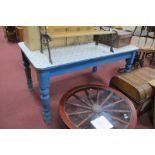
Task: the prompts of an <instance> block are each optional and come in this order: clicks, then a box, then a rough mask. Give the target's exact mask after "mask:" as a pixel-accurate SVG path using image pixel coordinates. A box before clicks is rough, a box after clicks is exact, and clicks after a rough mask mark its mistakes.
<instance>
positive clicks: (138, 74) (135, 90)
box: [110, 67, 155, 111]
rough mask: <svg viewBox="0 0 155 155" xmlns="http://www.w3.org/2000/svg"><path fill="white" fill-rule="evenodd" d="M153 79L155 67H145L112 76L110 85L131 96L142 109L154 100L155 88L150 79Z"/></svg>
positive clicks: (154, 77)
mask: <svg viewBox="0 0 155 155" xmlns="http://www.w3.org/2000/svg"><path fill="white" fill-rule="evenodd" d="M153 79H155V69H152V68H149V67H143V68H140V69H137V70H134V71H132V72H131V73H123V74H121V75H118V76H114V77H112V79H111V80H110V85H111V86H113V87H115V88H117V89H118V90H120V91H121V92H123V93H124V94H126V95H127V96H128V97H129V98H131V99H132V100H133V101H134V102H135V103H136V107H137V108H139V110H140V111H142V110H143V109H144V107H145V106H146V105H147V104H148V103H150V102H151V101H152V98H153V88H152V87H151V86H150V85H149V84H148V81H150V80H153Z"/></svg>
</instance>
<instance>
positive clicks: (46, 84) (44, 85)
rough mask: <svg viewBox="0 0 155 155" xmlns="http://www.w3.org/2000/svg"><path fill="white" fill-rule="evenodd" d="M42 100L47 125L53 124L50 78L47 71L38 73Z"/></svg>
mask: <svg viewBox="0 0 155 155" xmlns="http://www.w3.org/2000/svg"><path fill="white" fill-rule="evenodd" d="M38 80H39V89H40V99H41V103H42V106H43V117H44V121H45V122H46V123H50V122H51V111H50V77H49V75H48V72H46V71H38Z"/></svg>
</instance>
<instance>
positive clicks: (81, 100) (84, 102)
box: [73, 94, 91, 107]
mask: <svg viewBox="0 0 155 155" xmlns="http://www.w3.org/2000/svg"><path fill="white" fill-rule="evenodd" d="M73 96H74V97H75V98H76V99H77V100H79V101H80V102H82V103H83V104H85V105H87V106H89V107H90V106H91V105H90V104H89V103H87V102H86V101H84V100H83V99H81V98H80V97H79V96H77V95H75V94H74V95H73Z"/></svg>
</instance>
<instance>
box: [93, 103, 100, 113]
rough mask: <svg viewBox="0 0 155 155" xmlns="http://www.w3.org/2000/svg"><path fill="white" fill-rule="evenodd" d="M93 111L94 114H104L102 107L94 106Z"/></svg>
mask: <svg viewBox="0 0 155 155" xmlns="http://www.w3.org/2000/svg"><path fill="white" fill-rule="evenodd" d="M92 110H93V112H96V113H100V112H102V106H100V105H98V104H94V105H93V106H92Z"/></svg>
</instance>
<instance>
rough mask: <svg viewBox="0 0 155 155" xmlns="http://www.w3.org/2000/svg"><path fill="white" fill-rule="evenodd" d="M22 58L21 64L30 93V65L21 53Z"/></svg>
mask: <svg viewBox="0 0 155 155" xmlns="http://www.w3.org/2000/svg"><path fill="white" fill-rule="evenodd" d="M22 58H23V64H24V69H25V75H26V79H27V85H28V88H29V90H30V91H32V90H33V84H32V77H31V69H30V63H29V61H28V59H27V58H26V56H25V55H24V54H23V52H22Z"/></svg>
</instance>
